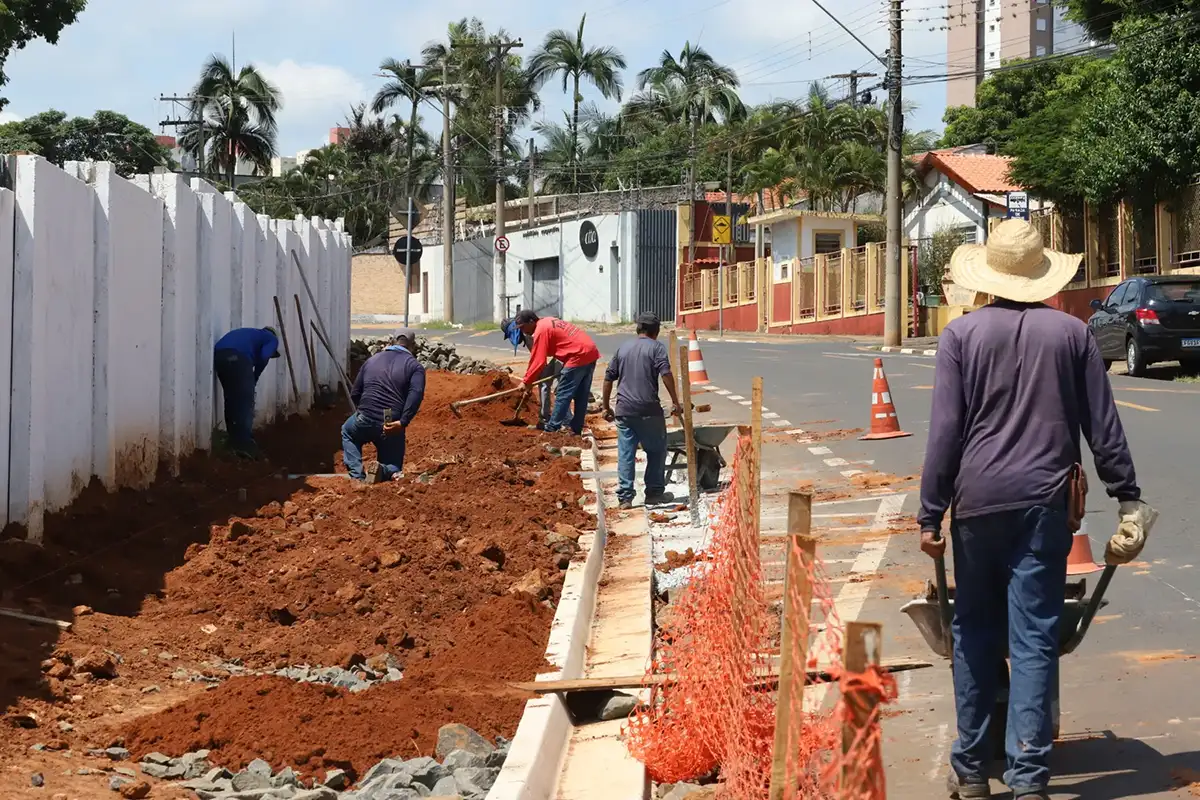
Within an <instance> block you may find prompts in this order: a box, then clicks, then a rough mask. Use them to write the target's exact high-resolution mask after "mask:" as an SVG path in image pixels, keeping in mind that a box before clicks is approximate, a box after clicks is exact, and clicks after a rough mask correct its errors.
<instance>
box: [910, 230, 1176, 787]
mask: <svg viewBox="0 0 1200 800" xmlns="http://www.w3.org/2000/svg"><path fill="white" fill-rule="evenodd" d="M1079 259H1080V257H1079V256H1078V255H1074V256H1069V255H1064V254H1062V253H1056V252H1053V251H1050V250H1046V249H1045V248H1044V247H1043V243H1042V237H1041V234H1040V233H1038V231H1037V229H1036V228H1034V227H1033V226H1032V225H1030V224H1029V223H1027V222H1023V221H1021V220H1017V219H1011V220H1006V221H1004V222H1002V223H1000V224H999V225H997V226H996V228H995V229H994V230H993V231H992V233H991V235H990V236H989V237H988V241H987V244H986V245H963V246H962V247H960V248H959V249H958V250H956V251H955V253H954V256H953V257H952V258H951V261H950V277H951V278H952V280H953V281H954V283H956V284H958V285H959V286H961V287H963V288H965V289H970V290H973V291H975V292H978V293H983V294H988V295H992V296H994V297H995V298H996V300H995V302H993V303H991V304H990V305H986V306H984V307H983V308H980V309H977V310H975V311H972V312H971V313H970V314H967V315H966V316H963V317H960V318H958V319H956V320H954V321H953V322H951V323H950V324H949V325H948V326H947V327H946V329H945V331H943V332H942V335H941V337H940V339H939V341H938V349H937V372H936V373H935V376H934V390H933V409H932V412H931V416H930V426H929V445H928V449H927V450H926V452H925V468H924V470H923V472H922V474H921V511H920V514H919V515H918V517H917V521H918V523H919V524H920V527H921V549H922V550H924V551H925V552H926V553H927V554H928V555H930V556H931V557H933V558H941V557H942V556H943V554H944V553H945V549H946V542H945V539H944V538H942V537H941V528H942V519H943V517H944V516H945V514H946V511H947V510H950V512H951V520H950V540H951V545H952V547H953V555H954V578H955V585H956V590H955V601H954V620H953V624H952V629H953V638H954V653H953V656H954V669H953V676H954V700H955V707H956V709H957V715H958V738H957V740H956V741H955V742H954V745H953V747H952V749H951V753H950V765H951V767H952V769H951V773H950V786H949V790H950V796H951V797H956V798H966V799H968V800H969V799H970V798H984V797H991V796H992V795H991V789H990V787H989V784H988V771H989V765H990V762H991V756H992V750H991V740H990V739H989V737H988V729H989V726H990V724H991V718H992V711H993V709H994V707H995V702H996V697H997V692H998V690H999V688H1000V687H999V681H1000V675H1001V667H1002V665H1003V664H1004V656H1005V646H1006V644H1007V649H1008V653H1009V660H1010V664H1011V679H1010V688H1009V696H1008V730H1007V737H1006V740H1005V741H1006V748H1005V749H1006V751H1007V754H1008V761H1007V771H1006V772H1005V773H1004V782H1005V784H1007V785H1008V787H1009V788H1010V789H1011V790H1012V793H1013V797H1014V798H1016V800H1035V799H1038V798H1041V799H1044V798H1048V797H1049V795H1048V794H1047V790H1048V787H1049V784H1050V767H1049V755H1050V748H1051V745H1052V743H1053V735H1052V714H1051V712H1052V704H1053V701H1054V699H1055V692H1056V690H1057V686H1058V646H1059V637H1058V626H1059V619H1060V617H1061V616H1062V611H1063V600H1064V596H1065V592H1066V578H1067V557H1068V555H1069V553H1070V551H1071V546H1072V541H1073V538H1074V537H1073V535H1072V528H1073V527H1077V526H1078V524H1079V520H1080V519H1081V518H1082V514H1083V512H1084V508H1083V505H1084V502H1085V501H1084V499H1083V498H1082V494H1083V492H1084V491H1086V482H1084V481H1081V480H1080V479H1079V478H1078V477H1077V476H1078V475H1080V474H1082V467H1081V465H1080V460H1081V455H1080V434H1081V433H1082V437H1083V438H1084V439H1087V442H1088V447H1089V448H1090V449H1091V451H1092V456H1093V458H1094V460H1095V464H1096V472H1097V473H1098V474H1099V476H1100V480H1101V481H1103V483H1104V484H1105V486H1106V488H1107V489H1108V494H1109V496H1110V497H1113V498H1114V499H1116V500H1117V501H1118V503H1119V505H1120V510H1119V511H1118V525H1117V532H1116V534H1114V535H1113V537H1112V538H1111V539H1110V540H1109V543H1108V547H1107V549H1106V551H1105V560H1106V561H1107V563H1109V564H1124V563H1128V562H1129V561H1131V560H1132V559H1133V558H1135V557H1137V555H1138V554H1139V553H1140V552H1141V550H1142V547H1143V546H1144V545H1145V541H1146V535H1147V534H1148V533H1149V531H1150V528H1151V527H1152V526H1153V524H1154V520H1155V519H1156V518H1157V513H1156V512H1155V511H1154V510H1153V509H1151V508H1150V507H1149V506H1147V505H1146V504H1145V503H1143V502H1142V500H1141V490H1140V489H1139V488H1138V483H1137V476H1136V475H1135V473H1134V469H1133V459H1132V457H1131V456H1130V454H1129V445H1128V443H1127V442H1126V440H1125V431H1124V429H1123V428H1122V427H1121V419H1120V417H1119V416H1118V415H1117V409H1116V405H1115V403H1114V401H1113V394H1112V387H1111V386H1110V385H1109V381H1108V375H1107V370H1106V369H1105V367H1104V362H1103V361H1102V360H1101V358H1100V352H1099V349H1098V348H1097V346H1096V342H1095V340H1094V339H1093V338H1092V334H1091V332H1090V331H1089V330H1088V328H1087V326H1086V325H1085V324H1084V323H1083V322H1081V321H1080V320H1078V319H1076V318H1074V317H1072V316H1070V315H1068V314H1065V313H1063V312H1061V311H1057V310H1055V309H1053V308H1050V307H1049V306H1047V305H1044V304H1043V302H1042V301H1044V300H1046V299H1048V298H1050V297H1053V296H1054V295H1055V294H1057V293H1058V292H1059V291H1061V290H1062V289H1063V287H1065V286H1066V285H1067V284H1068V283H1069V282H1070V281H1071V279H1072V278H1073V276H1074V275H1075V272H1076V269H1077V267H1078V265H1079Z"/></svg>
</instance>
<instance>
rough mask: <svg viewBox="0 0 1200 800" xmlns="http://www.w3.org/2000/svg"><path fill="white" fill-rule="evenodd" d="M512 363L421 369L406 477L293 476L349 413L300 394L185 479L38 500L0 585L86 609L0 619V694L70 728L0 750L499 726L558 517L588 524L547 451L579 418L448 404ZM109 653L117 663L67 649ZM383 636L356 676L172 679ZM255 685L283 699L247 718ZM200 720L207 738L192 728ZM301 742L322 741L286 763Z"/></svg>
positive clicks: (266, 743)
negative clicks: (394, 675)
mask: <svg viewBox="0 0 1200 800" xmlns="http://www.w3.org/2000/svg"><path fill="white" fill-rule="evenodd" d="M509 381H510V379H509V378H508V376H504V375H499V374H497V375H488V376H469V375H457V374H449V373H435V372H431V373H429V375H428V387H427V393H426V400H425V404H424V405H423V407H422V410H421V412H420V414H418V416H417V418H416V419H415V420H414V421H413V423H412V425H411V426H410V427H409V429H408V454H407V458H406V464H405V472H406V475H407V477H406V478H405V479H403V480H401V481H397V482H393V483H389V484H384V485H376V486H367V485H363V484H358V483H352V482H350V481H347V480H346V479H345V478H330V477H324V478H322V477H310V478H308V479H307V480H287V479H286V476H287V474H288V473H291V472H295V473H300V474H305V473H309V474H311V473H323V472H326V473H327V472H330V471H332V470H333V469H334V468H335V464H336V463H337V462H338V461H340V452H337V448H338V447H339V446H340V439H339V436H338V428H339V426H340V424H341V422H342V420H343V419H344V417H345V412H344V411H342V412H326V413H314V414H313V415H311V416H310V417H308V418H307V419H304V420H299V419H297V420H293V421H292V422H289V423H286V424H285V425H283V426H277V427H276V429H274V430H272V431H269V432H267V433H265V434H264V435H263V436H261V437H260V443H261V444H262V445H263V448H264V450H265V451H266V452H267V453H268V454H269V455H270V456H271V457H272V461H271V462H270V463H263V462H254V463H249V464H247V463H244V462H230V461H222V460H219V459H216V458H210V457H207V456H198V457H197V458H196V459H193V461H192V463H189V465H188V466H187V468H186V469H185V471H184V476H185V477H183V478H179V479H172V478H164V479H163V480H162V481H161V482H160V484H157V485H156V486H155V487H154V488H152V489H151V490H150V491H148V492H145V493H133V492H122V493H118V494H116V495H107V494H104V493H103V492H102V491H96V490H90V491H89V492H87V493H85V496H84V497H82V498H81V499H80V501H79V502H77V503H76V504H75V505H74V506H73V507H72V508H71V509H69V510H68V511H66V512H63V513H62V514H59V515H55V516H54V517H53V518H52V519H50V520H49V521H48V523H47V546H46V547H45V548H44V549H37V548H35V547H33V546H32V545H28V544H26V543H25V542H22V541H17V540H9V541H0V581H3V584H2V585H4V586H5V590H4V595H3V599H4V601H5V602H3V603H0V605H7V606H15V607H19V608H21V609H22V610H25V611H31V612H33V613H44V614H46V615H48V616H53V617H59V618H64V619H71V618H72V612H71V611H70V610H69V609H70V608H71V607H72V606H79V605H86V606H89V607H90V608H88V609H82V610H81V611H80V615H79V616H77V617H76V618H75V620H74V622H75V626H74V629H73V630H72V631H71V632H70V633H66V634H61V635H58V634H56V632H55V631H54V630H53V629H51V628H46V627H35V626H30V625H27V624H25V623H14V622H12V621H11V620H4V619H3V618H0V690H3V693H2V694H0V709H3V710H6V711H17V710H19V711H21V712H30V713H33V714H34V715H35V716H36V717H37V718H38V719H41V720H43V721H48V720H58V721H62V722H70V723H72V724H73V725H74V728H73V730H69V731H67V729H64V732H62V733H60V732H59V730H58V729H57V728H55V729H54V732H53V734H51V731H50V730H48V729H47V726H48V725H49V723H48V722H46V723H45V724H43V725H42V726H40V727H39V728H37V729H34V730H16V729H12V730H10V731H8V732H9V733H11V734H12V735H11V736H6V737H4V738H5V740H6V741H5V742H4V745H0V754H4V753H5V751H9V750H10V747H9V745H11V746H12V748H13V749H12V753H13V754H16V753H17V752H19V751H21V750H24V749H26V748H27V747H28V746H29V745H30V744H32V743H34V742H46V741H47V739H48V737H51V736H53V737H54V738H61V739H63V740H65V743H66V745H67V746H70V747H72V748H74V749H76V750H79V749H86V748H87V747H92V746H97V745H100V746H103V745H104V744H108V743H110V742H111V741H113V740H115V738H116V737H117V736H119V735H123V736H125V737H126V739H127V741H128V742H131V743H137V747H142V745H143V744H144V745H145V747H142V750H141V752H146V751H148V750H155V749H157V750H159V751H162V752H167V753H171V754H175V755H178V754H181V753H182V752H186V751H187V750H189V749H190V750H195V749H200V748H206V749H210V750H212V751H214V760H215V761H220V762H221V763H225V764H227V765H228V766H231V767H232V766H237V765H239V764H241V763H244V762H245V761H248V760H250V759H252V758H254V757H255V756H262V757H266V755H267V754H268V753H272V754H274V755H275V756H276V760H290V761H292V762H294V763H295V765H296V766H297V768H300V767H301V766H303V765H304V764H308V765H313V764H316V761H314V759H317V760H320V759H324V762H323V763H326V764H328V765H337V766H342V765H343V764H350V765H352V766H353V768H355V769H357V768H359V766H360V765H361V764H362V763H364V762H367V761H371V759H375V760H378V756H379V754H383V755H393V754H405V755H408V754H414V755H415V752H414V750H413V744H412V742H411V740H412V739H414V738H415V739H416V741H417V746H418V748H419V749H421V750H422V751H426V752H427V751H428V750H430V749H432V746H433V745H432V739H431V738H430V737H431V736H432V735H434V734H435V733H436V730H437V728H438V727H440V726H441V725H443V724H446V723H450V722H460V723H464V724H467V725H471V726H473V727H476V729H477V730H479V731H480V732H481V733H484V734H485V735H497V734H503V735H508V736H511V735H512V733H513V732H514V731H515V727H516V723H517V721H518V720H519V718H520V713H521V708H522V705H523V702H524V696H522V695H519V694H517V693H514V692H513V691H512V690H510V689H508V688H507V685H506V683H505V682H506V681H511V680H530V679H532V678H533V677H534V675H535V674H536V673H537V672H538V671H540V670H541V669H543V668H544V667H545V664H544V662H543V654H544V651H545V646H546V642H547V640H548V638H549V629H550V623H551V620H552V618H553V613H554V612H553V607H554V605H555V604H556V602H557V599H558V593H559V590H560V587H561V582H562V570H563V569H564V568H565V566H566V564H567V562H568V561H569V560H570V556H571V550H572V547H571V545H570V544H569V543H566V544H564V542H563V536H564V532H565V534H566V538H568V539H571V538H577V533H576V532H577V531H578V530H579V529H589V528H592V527H594V524H595V523H594V520H592V518H591V517H590V516H589V515H588V514H587V513H586V512H585V511H584V510H583V508H582V505H581V503H582V502H583V501H585V500H586V499H587V498H586V497H585V496H584V492H583V487H582V484H581V482H580V480H579V478H578V477H577V476H573V475H570V474H569V473H570V472H572V471H577V470H579V468H580V465H579V459H578V458H577V457H574V456H569V457H562V456H561V455H559V453H560V450H559V449H558V448H560V447H562V446H564V445H574V446H579V444H580V442H579V440H578V439H571V438H569V437H566V436H562V435H558V436H555V435H550V434H544V433H541V432H539V431H536V430H532V429H529V428H510V427H505V426H501V425H499V424H498V421H499V420H502V419H506V418H511V416H512V410H513V405H514V404H515V396H514V397H513V398H512V401H511V402H503V401H501V402H498V403H484V404H479V405H475V406H468V407H466V408H463V409H462V415H461V418H460V417H457V416H455V415H453V414H452V413H451V412H450V410H449V403H450V402H452V401H454V400H462V399H468V398H471V397H476V396H480V395H484V394H489V393H491V392H494V391H497V390H498V389H499V388H505V387H506V384H507V383H508V382H509ZM529 408H530V409H532V408H533V403H532V402H531V403H530V404H529ZM525 416H526V418H527V419H532V418H533V417H534V414H533V413H531V411H526V412H525ZM243 497H244V498H245V499H242V498H243ZM550 531H554V532H556V533H557V534H558V535H557V536H556V537H554V541H553V542H552V541H550V540H548V539H547V533H548V532H550ZM518 592H519V593H518ZM92 609H94V613H92ZM10 627H11V628H14V630H13V631H12V633H13V634H14V635H11V636H10V635H3V634H7V633H8V632H9V631H8V629H9V628H10ZM18 628H19V630H16V629H18ZM56 639H57V640H56ZM106 653H107V654H112V659H111V663H112V666H113V669H112V670H111V672H114V673H115V677H112V676H111V675H106V674H103V673H104V672H105V671H104V670H101V672H100V673H96V672H89V671H88V670H86V669H83V668H82V667H81V664H84V663H89V662H90V661H91V660H96V659H97V658H98V659H100V660H104V655H105V654H106ZM385 657H386V658H387V659H389V660H390V661H389V663H391V664H392V665H397V666H399V667H400V668H401V669H402V670H403V672H404V678H403V679H402V680H401V681H398V682H396V683H392V684H381V685H378V686H375V687H373V688H371V689H370V690H368V691H366V692H363V693H361V694H346V693H343V692H341V691H340V690H331V691H333V693H332V694H330V693H329V692H328V691H327V689H326V688H325V687H315V686H311V685H296V686H292V685H289V684H288V682H287V681H286V680H285V679H278V678H266V677H256V678H240V679H234V680H227V681H225V683H223V684H222V685H221V686H219V687H218V688H216V689H211V690H210V691H207V692H204V691H203V684H202V683H197V682H195V681H191V680H189V678H194V677H195V676H196V675H197V674H202V675H206V676H209V677H215V678H226V677H227V676H228V674H229V671H228V670H226V669H223V668H222V667H221V665H222V664H226V663H228V662H237V663H240V664H242V665H244V667H246V668H248V669H252V670H269V669H276V668H280V667H283V666H287V665H296V664H309V665H314V666H316V665H321V666H334V665H340V666H350V665H352V664H354V663H357V662H359V661H361V660H367V659H372V658H375V659H384V658H385ZM248 687H250V688H248ZM264 687H267V688H270V687H276V688H274V689H272V690H271V695H272V696H273V697H274V698H276V702H275V703H274V704H273V707H274V706H277V708H276V710H275V711H273V712H271V713H272V715H273V716H272V715H261V714H260V715H259V716H260V717H261V719H260V720H259V722H256V723H255V724H253V725H251V724H249V722H248V717H249V716H252V715H251V714H250V712H248V711H247V708H246V706H245V703H244V702H243V700H242V699H241V698H247V699H248V698H250V697H257V696H259V695H258V694H257V693H258V692H259V691H260V690H261V689H263V688H264ZM318 696H319V697H321V698H324V699H321V700H320V701H319V702H313V700H312V698H314V697H318ZM280 698H284V699H286V698H293V699H296V700H297V701H298V702H297V704H296V705H293V706H291V707H289V706H288V705H287V704H286V703H284V702H280ZM304 698H308V699H307V700H304ZM68 699H69V700H70V702H68ZM180 700H182V701H183V705H181V706H176V707H175V708H168V707H167V706H169V705H170V703H174V702H177V701H180ZM301 700H304V702H299V701H301ZM239 703H240V704H241V705H239ZM164 709H165V710H164ZM147 712H155V713H153V714H151V715H150V716H147ZM255 713H258V712H255ZM197 715H201V716H203V718H204V719H205V720H208V721H209V722H208V724H209V726H210V727H204V726H200V725H199V723H198V722H197V719H198V718H199V717H198V716H197ZM351 719H353V720H357V721H358V722H356V723H355V725H350V724H349V723H348V720H351ZM222 720H224V722H223V721H222ZM300 723H303V724H300ZM222 725H226V726H227V727H225V728H222V727H221V726H222ZM202 729H203V730H202ZM188 731H190V734H188V733H187V732H188ZM203 731H208V733H204V732H203ZM384 731H388V735H387V736H384V735H383V733H382V732H384ZM185 734H186V735H185ZM189 736H190V737H191V738H188V737H189ZM197 736H204V737H207V740H206V741H205V742H204V743H203V744H200V745H195V746H192V744H193V742H194V741H195V737H197ZM150 742H153V743H154V744H153V746H151V745H150V744H149V743H150ZM327 742H328V743H327ZM305 743H307V745H308V746H309V747H310V749H313V751H314V752H316V750H317V749H320V748H324V749H323V755H320V756H319V758H318V756H312V757H310V758H309V759H308V761H307V762H304V761H302V760H301V759H299V758H298V757H297V754H298V753H299V752H300V750H301V749H303V747H300V745H303V744H305ZM131 749H134V750H135V754H141V752H138V751H137V750H136V748H135V747H134V746H133V745H132V744H131ZM280 765H281V764H277V765H276V766H280Z"/></svg>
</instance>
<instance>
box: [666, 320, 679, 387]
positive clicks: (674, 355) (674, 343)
mask: <svg viewBox="0 0 1200 800" xmlns="http://www.w3.org/2000/svg"><path fill="white" fill-rule="evenodd" d="M667 355H668V356H669V357H670V359H671V374H672V375H673V376H675V388H676V390H678V389H679V376H680V374H681V373H680V372H679V337H677V336H676V335H675V331H671V344H670V346H669V347H667Z"/></svg>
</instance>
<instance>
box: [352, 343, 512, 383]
mask: <svg viewBox="0 0 1200 800" xmlns="http://www.w3.org/2000/svg"><path fill="white" fill-rule="evenodd" d="M391 343H392V342H391V339H389V338H383V339H355V340H353V341H352V342H350V363H351V364H352V365H353V366H354V367H357V366H358V365H360V364H362V362H364V361H366V360H367V359H368V358H370V357H371V356H373V355H375V354H376V353H378V352H379V351H381V350H383V348H385V347H387V346H388V345H389V344H391ZM416 356H417V360H418V361H420V362H421V366H423V367H425V369H436V370H441V371H443V372H458V373H461V374H463V375H483V374H485V373H488V372H511V371H512V370H510V369H507V368H504V367H499V366H497V365H496V364H493V363H492V362H491V361H487V360H485V359H477V358H470V357H468V356H463V355H460V354H459V352H458V348H457V347H455V345H454V344H453V343H451V342H431V341H430V340H429V339H424V338H419V339H418V340H417V352H416Z"/></svg>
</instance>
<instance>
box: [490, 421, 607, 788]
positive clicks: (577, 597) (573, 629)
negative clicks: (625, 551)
mask: <svg viewBox="0 0 1200 800" xmlns="http://www.w3.org/2000/svg"><path fill="white" fill-rule="evenodd" d="M580 462H581V469H582V471H583V472H585V473H587V472H592V473H595V472H597V465H598V464H599V449H598V447H597V445H596V440H595V438H593V439H592V445H591V447H590V448H589V449H585V450H584V452H583V455H582V457H581V458H580ZM584 488H585V489H587V490H588V491H592V492H595V494H596V502H595V503H594V504H592V505H589V506H588V507H587V511H588V513H590V514H595V516H596V533H595V535H594V536H590V537H588V536H582V537H580V540H579V541H580V545H582V546H583V547H584V548H586V549H587V557H586V558H585V559H584V560H583V561H574V562H572V563H571V566H570V567H569V568H568V569H567V574H566V577H565V579H564V580H563V588H562V596H561V598H560V600H559V603H558V611H557V612H556V613H555V614H554V623H553V624H552V626H551V628H550V641H549V642H548V643H547V645H546V660H547V661H548V662H550V663H551V664H553V665H554V666H555V667H557V668H558V671H557V672H547V673H543V674H541V675H539V676H538V677H537V680H539V681H550V680H563V679H568V680H569V679H572V678H581V677H583V670H584V667H585V666H586V661H587V644H588V638H589V634H590V633H591V629H592V619H593V617H594V616H595V612H596V594H597V592H598V590H599V587H598V585H597V584H598V582H599V579H600V573H601V571H602V570H603V569H604V547H605V544H606V543H607V542H608V524H607V521H606V520H605V516H604V490H603V487H601V485H600V480H599V478H595V477H591V478H588V479H586V480H585V481H584ZM571 730H572V725H571V719H570V716H569V715H568V713H567V708H566V706H565V705H564V704H563V702H562V700H561V699H560V698H559V696H558V695H545V696H543V697H538V698H535V699H533V700H529V701H527V702H526V703H525V712H524V713H523V714H522V715H521V722H520V724H519V725H518V726H517V733H516V735H515V736H514V737H513V741H512V746H511V747H510V748H509V751H508V758H507V759H506V760H505V762H504V767H503V768H502V769H501V770H500V774H499V776H497V778H496V783H495V784H494V785H493V786H492V788H491V790H490V791H489V792H488V793H487V798H486V800H551V798H552V797H553V796H554V793H555V790H556V789H557V787H558V778H559V772H560V770H561V767H562V762H563V758H564V757H565V756H566V753H567V745H568V744H569V743H570V741H571Z"/></svg>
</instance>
